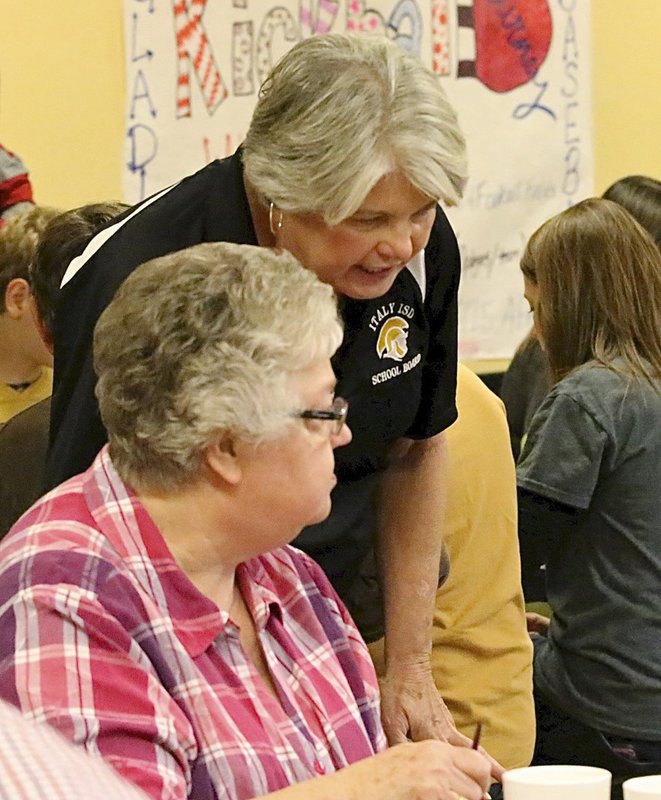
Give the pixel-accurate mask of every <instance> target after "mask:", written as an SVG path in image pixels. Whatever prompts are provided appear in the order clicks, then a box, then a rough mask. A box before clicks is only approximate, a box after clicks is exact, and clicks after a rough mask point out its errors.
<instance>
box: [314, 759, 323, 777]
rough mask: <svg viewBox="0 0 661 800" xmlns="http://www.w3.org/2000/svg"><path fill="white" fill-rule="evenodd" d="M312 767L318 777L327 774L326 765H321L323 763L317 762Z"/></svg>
mask: <svg viewBox="0 0 661 800" xmlns="http://www.w3.org/2000/svg"><path fill="white" fill-rule="evenodd" d="M312 766H313V767H314V771H315V772H316V773H317V775H325V774H326V770H325V769H324V765H323V764H322V763H321V761H315V762H314V764H313V765H312Z"/></svg>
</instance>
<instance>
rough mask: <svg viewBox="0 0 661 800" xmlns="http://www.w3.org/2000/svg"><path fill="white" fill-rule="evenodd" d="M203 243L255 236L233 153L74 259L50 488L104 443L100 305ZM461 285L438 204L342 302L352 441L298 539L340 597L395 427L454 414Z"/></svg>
mask: <svg viewBox="0 0 661 800" xmlns="http://www.w3.org/2000/svg"><path fill="white" fill-rule="evenodd" d="M209 241H229V242H236V243H238V244H252V245H255V244H257V238H256V235H255V230H254V227H253V224H252V220H251V217H250V211H249V206H248V201H247V198H246V195H245V190H244V186H243V175H242V165H241V160H240V155H239V153H236V154H235V155H233V156H231V157H229V158H226V159H224V160H222V161H214V162H212V163H211V164H209V165H208V166H206V167H204V168H203V169H202V170H200V171H199V172H197V173H195V174H194V175H191V176H189V177H188V178H186V179H184V180H183V181H181V182H180V183H178V184H175V185H174V186H172V187H170V188H169V189H167V190H165V191H164V192H162V193H160V194H159V195H155V196H153V197H152V198H150V199H148V200H146V201H143V202H142V203H141V204H138V205H137V206H135V207H134V208H132V209H129V210H128V211H127V212H125V213H124V214H123V215H122V216H121V217H118V218H117V219H116V220H113V221H112V223H111V225H109V226H108V227H107V228H106V229H105V230H104V231H102V232H101V233H100V234H97V235H96V236H95V237H94V238H93V239H92V240H91V242H90V243H89V245H88V247H87V248H86V250H85V251H84V253H83V254H82V256H80V257H79V259H78V260H76V261H74V262H72V265H71V267H70V270H69V271H68V272H69V274H67V275H65V279H64V285H63V287H62V289H61V291H60V293H59V296H58V308H57V314H56V320H55V325H54V339H55V380H54V392H53V403H52V413H51V437H50V451H49V457H48V464H47V485H48V488H51V487H53V486H55V485H57V484H58V483H60V482H61V481H63V480H64V479H66V478H68V477H70V476H71V475H73V474H75V473H77V472H81V471H83V470H84V469H86V468H87V467H88V466H89V464H90V463H91V462H92V459H93V458H94V456H95V455H96V453H97V451H98V450H99V449H100V447H101V446H102V445H103V444H104V443H105V441H106V434H105V431H104V429H103V426H102V424H101V420H100V418H99V413H98V406H97V403H96V398H95V396H94V384H95V376H94V371H93V367H92V334H93V329H94V325H95V323H96V321H97V319H98V317H99V316H100V314H101V312H102V311H103V309H104V308H105V307H106V305H107V304H108V303H109V302H110V300H111V299H112V297H113V295H114V293H115V291H116V290H117V288H118V286H119V285H120V284H121V283H122V281H123V280H124V278H125V277H126V276H127V275H128V274H129V273H130V272H131V271H132V270H133V269H135V267H136V266H137V265H139V264H141V263H143V262H145V261H147V260H149V259H151V258H155V257H157V256H161V255H164V254H166V253H169V252H173V251H175V250H181V249H183V248H185V247H189V246H191V245H194V244H199V243H200V242H209ZM76 267H77V269H75V268H76ZM72 273H73V274H72ZM458 284H459V252H458V248H457V242H456V239H455V236H454V233H453V231H452V229H451V227H450V224H449V222H448V220H447V218H446V216H445V214H444V213H443V211H442V210H441V209H440V208H439V209H438V210H437V214H436V220H435V222H434V225H433V229H432V233H431V237H430V240H429V243H428V245H427V247H426V248H425V251H424V255H423V256H421V257H420V258H419V259H418V263H417V264H414V265H411V267H409V268H407V269H405V270H403V271H402V272H401V273H400V274H399V275H398V277H397V279H396V281H395V283H394V284H393V286H392V288H391V290H390V291H389V292H388V293H387V294H386V295H384V296H383V297H380V298H378V299H376V300H369V301H357V300H351V299H349V298H342V299H341V302H340V307H341V312H342V317H343V319H344V324H345V335H344V341H343V344H342V346H341V347H340V349H339V350H338V352H337V354H336V355H335V357H334V358H333V366H334V368H335V370H336V374H337V377H338V387H337V393H338V394H340V395H342V396H344V397H346V398H347V399H348V400H349V401H350V404H351V408H350V412H349V424H350V426H351V429H352V431H353V440H352V442H351V444H349V445H348V446H346V447H343V448H340V449H338V450H337V451H336V461H337V475H338V481H339V482H338V486H337V488H336V490H335V492H334V496H333V511H332V513H331V516H330V517H329V519H328V520H327V521H326V522H324V523H322V524H321V525H319V526H313V527H311V528H307V529H306V530H305V531H304V532H303V533H302V534H301V536H300V537H299V538H298V539H297V541H296V544H298V545H299V546H301V547H302V549H304V550H306V551H307V552H309V553H310V554H311V555H312V556H314V557H315V558H317V560H318V561H319V562H320V563H321V564H322V566H323V567H324V569H325V570H326V572H327V574H328V575H329V577H330V578H331V580H332V581H333V582H334V583H335V585H336V588H338V590H339V591H340V593H341V594H343V593H344V587H345V585H348V584H350V583H351V581H352V580H353V575H354V573H355V570H356V568H357V566H358V563H359V562H360V561H361V560H362V557H363V555H364V554H365V553H366V552H367V550H368V549H369V543H370V538H371V533H372V531H373V528H374V521H373V515H372V508H371V498H372V494H373V489H374V486H375V484H376V481H377V480H378V475H379V472H380V470H382V469H383V467H384V465H385V461H386V456H387V452H388V448H389V446H390V444H391V443H392V442H393V440H395V439H397V438H399V437H400V436H409V437H412V438H427V437H430V436H433V435H434V434H436V433H438V432H440V431H442V430H443V429H444V428H446V427H447V426H448V425H450V424H451V423H452V422H453V421H454V420H455V418H456V408H455V385H456V360H457V290H458ZM441 479H442V476H439V480H441Z"/></svg>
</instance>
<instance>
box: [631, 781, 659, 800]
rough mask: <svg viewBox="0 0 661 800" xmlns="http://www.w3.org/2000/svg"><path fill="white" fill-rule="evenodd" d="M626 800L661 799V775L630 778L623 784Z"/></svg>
mask: <svg viewBox="0 0 661 800" xmlns="http://www.w3.org/2000/svg"><path fill="white" fill-rule="evenodd" d="M622 789H623V790H624V800H661V775H643V776H642V777H640V778H629V780H628V781H624V783H623V784H622Z"/></svg>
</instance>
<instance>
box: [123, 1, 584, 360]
mask: <svg viewBox="0 0 661 800" xmlns="http://www.w3.org/2000/svg"><path fill="white" fill-rule="evenodd" d="M124 13H125V40H126V69H127V84H126V85H127V101H126V140H125V159H124V175H123V185H124V191H125V199H126V200H127V201H128V202H136V201H137V200H140V199H142V198H143V197H146V196H148V195H150V194H152V193H153V192H155V191H157V190H158V189H161V188H163V187H164V186H166V185H168V184H170V183H173V182H175V181H177V180H179V179H180V178H182V177H183V176H185V175H187V174H189V173H191V172H194V171H195V170H197V169H199V168H200V167H202V166H203V165H204V164H205V163H208V162H209V161H210V160H212V159H214V158H222V157H224V156H226V155H229V154H230V153H232V152H234V150H235V149H236V147H237V146H238V145H239V144H240V142H241V140H242V138H243V136H244V135H245V132H246V130H247V127H248V124H249V121H250V116H251V113H252V109H253V107H254V104H255V101H256V96H257V92H258V90H259V86H260V84H261V82H262V81H263V79H264V78H265V76H266V75H267V73H268V71H269V69H270V68H271V66H272V65H273V64H274V63H275V62H276V61H277V60H278V59H279V58H280V56H281V55H283V54H284V53H285V52H286V51H287V50H288V49H289V48H290V47H291V46H292V45H293V44H295V43H296V42H297V41H299V40H300V39H302V38H305V37H308V36H312V35H314V34H317V33H325V32H327V31H361V32H366V33H378V34H385V35H387V36H389V37H391V38H392V39H394V40H395V41H396V42H397V43H398V44H399V45H400V46H401V47H404V48H406V49H407V50H409V51H411V52H413V53H415V54H416V55H418V56H419V57H420V58H421V59H422V60H423V61H424V62H425V63H426V64H427V65H428V66H429V67H430V68H431V69H432V70H433V71H434V72H435V73H436V74H437V75H438V80H439V81H440V82H441V83H442V85H443V86H444V88H445V90H446V91H447V93H448V95H449V97H450V99H451V101H452V102H453V104H454V105H455V107H456V108H457V111H458V114H459V118H460V121H461V125H462V128H463V130H464V132H465V134H466V137H467V140H468V149H469V173H470V178H469V182H468V185H467V187H466V192H465V196H464V199H463V201H462V203H461V205H460V206H459V207H457V208H453V209H449V210H448V215H449V216H450V219H451V221H452V223H453V225H454V227H455V230H456V232H457V236H458V239H459V243H460V247H461V251H462V260H463V273H462V285H461V291H460V320H459V326H460V356H461V357H462V358H464V359H468V358H492V357H493V358H500V357H509V356H510V355H511V354H512V352H513V350H514V349H515V347H516V345H517V344H518V342H519V341H520V340H521V339H522V338H523V336H524V335H525V333H526V332H527V330H528V328H529V326H530V318H529V315H528V311H527V306H526V304H525V302H524V301H523V299H522V281H521V277H520V274H519V269H518V262H519V258H520V255H521V252H522V249H523V246H524V244H525V241H526V239H527V237H528V236H529V235H530V234H531V233H532V232H533V231H534V230H535V228H536V227H537V226H538V225H539V224H540V223H541V222H543V221H544V220H545V219H546V218H548V217H549V216H551V215H552V214H554V213H556V212H558V211H560V210H562V209H563V208H565V207H567V206H568V205H571V204H572V203H574V202H576V201H577V200H580V199H582V198H584V197H587V196H590V195H591V194H592V192H593V169H592V130H591V124H592V123H591V119H592V115H591V95H590V84H591V69H590V35H589V34H590V5H589V2H588V0H473V1H472V2H469V0H399V1H398V2H397V1H396V0H371V2H369V3H367V2H364V0H282V2H277V3H276V2H273V3H271V2H264V0H170V1H168V0H124Z"/></svg>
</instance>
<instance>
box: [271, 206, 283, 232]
mask: <svg viewBox="0 0 661 800" xmlns="http://www.w3.org/2000/svg"><path fill="white" fill-rule="evenodd" d="M274 208H275V204H274V203H273V201H271V203H270V205H269V228H270V229H271V233H272V234H273V235H274V236H275V234H276V231H279V230H280V228H282V211H281V210H280V209H278V215H279V216H278V219H277V220H275V222H274V220H273V209H274Z"/></svg>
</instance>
